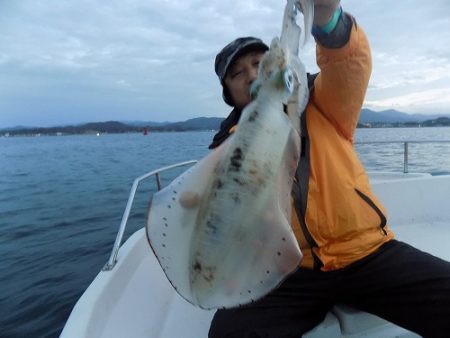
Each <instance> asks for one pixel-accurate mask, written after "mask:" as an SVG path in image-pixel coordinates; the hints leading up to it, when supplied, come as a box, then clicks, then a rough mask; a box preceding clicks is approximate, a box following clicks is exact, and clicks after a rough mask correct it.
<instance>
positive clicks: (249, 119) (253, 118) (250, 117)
mask: <svg viewBox="0 0 450 338" xmlns="http://www.w3.org/2000/svg"><path fill="white" fill-rule="evenodd" d="M257 116H258V112H257V111H256V110H254V111H252V112H251V113H250V116H249V117H248V121H249V122H254V121H255V120H256V117H257Z"/></svg>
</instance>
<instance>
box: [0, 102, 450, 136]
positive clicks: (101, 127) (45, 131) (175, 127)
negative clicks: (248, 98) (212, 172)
mask: <svg viewBox="0 0 450 338" xmlns="http://www.w3.org/2000/svg"><path fill="white" fill-rule="evenodd" d="M223 120H224V119H223V118H222V117H197V118H193V119H189V120H186V121H182V122H145V121H130V122H126V123H124V122H118V121H107V122H92V123H85V124H80V125H71V126H58V127H47V128H42V127H37V128H36V127H21V126H18V127H13V128H5V129H1V130H0V136H1V134H4V135H7V136H15V135H36V134H41V135H71V134H96V133H142V132H143V131H144V129H147V130H148V131H150V132H159V131H195V130H218V129H219V128H220V123H221V122H222V121H223ZM419 124H420V125H421V126H424V127H428V126H430V127H433V126H449V125H450V116H442V115H437V114H435V115H423V114H422V115H421V114H414V115H410V114H406V113H402V112H399V111H396V110H385V111H381V112H375V111H373V110H370V109H362V110H361V115H360V119H359V123H358V127H417V126H419Z"/></svg>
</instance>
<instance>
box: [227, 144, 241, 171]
mask: <svg viewBox="0 0 450 338" xmlns="http://www.w3.org/2000/svg"><path fill="white" fill-rule="evenodd" d="M243 159H244V154H243V153H242V149H241V148H240V147H237V148H236V149H234V151H233V155H232V156H231V158H230V162H231V163H230V167H229V170H230V171H239V170H241V166H242V161H243Z"/></svg>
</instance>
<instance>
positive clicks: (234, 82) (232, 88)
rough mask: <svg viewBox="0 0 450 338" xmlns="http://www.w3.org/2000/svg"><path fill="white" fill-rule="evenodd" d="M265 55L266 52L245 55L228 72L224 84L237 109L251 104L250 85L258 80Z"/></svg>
mask: <svg viewBox="0 0 450 338" xmlns="http://www.w3.org/2000/svg"><path fill="white" fill-rule="evenodd" d="M263 55H264V52H250V53H247V54H244V55H242V56H240V57H239V58H238V59H237V60H236V61H235V62H234V63H233V64H232V65H231V67H230V69H229V70H228V72H227V75H226V76H225V79H224V82H225V86H226V87H227V88H228V91H229V93H230V95H231V99H232V100H233V103H234V105H235V107H236V108H244V107H245V106H246V105H247V104H249V103H250V102H251V100H252V99H251V96H250V85H251V84H252V82H253V81H254V80H255V79H256V76H257V74H258V66H259V62H260V61H261V58H262V57H263Z"/></svg>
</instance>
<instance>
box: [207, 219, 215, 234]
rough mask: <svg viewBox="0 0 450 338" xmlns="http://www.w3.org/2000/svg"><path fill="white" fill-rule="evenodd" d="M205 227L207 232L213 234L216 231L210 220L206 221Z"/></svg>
mask: <svg viewBox="0 0 450 338" xmlns="http://www.w3.org/2000/svg"><path fill="white" fill-rule="evenodd" d="M206 228H207V232H209V233H211V234H213V235H215V234H216V233H217V227H216V226H215V225H214V224H213V223H212V222H211V221H209V220H208V221H206Z"/></svg>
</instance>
